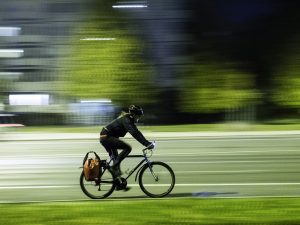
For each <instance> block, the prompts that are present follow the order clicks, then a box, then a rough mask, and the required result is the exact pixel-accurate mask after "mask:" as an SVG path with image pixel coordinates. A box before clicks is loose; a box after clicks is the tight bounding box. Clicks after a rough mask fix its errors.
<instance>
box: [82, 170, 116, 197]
mask: <svg viewBox="0 0 300 225" xmlns="http://www.w3.org/2000/svg"><path fill="white" fill-rule="evenodd" d="M113 180H114V178H113V175H112V173H111V171H110V170H108V169H106V170H105V171H104V173H103V174H102V176H101V179H100V182H99V184H96V182H95V181H86V180H85V177H84V172H83V171H82V173H81V175H80V188H81V190H82V191H83V193H84V194H85V195H86V196H88V197H89V198H92V199H103V198H107V197H108V196H110V195H111V194H112V193H113V191H114V190H115V187H116V185H115V182H114V181H113ZM101 188H102V189H101Z"/></svg>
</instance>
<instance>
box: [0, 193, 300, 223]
mask: <svg viewBox="0 0 300 225" xmlns="http://www.w3.org/2000/svg"><path fill="white" fill-rule="evenodd" d="M0 212H1V217H0V224H6V225H11V224H13V225H18V224H22V225H24V224H26V225H27V224H32V225H38V224H64V225H67V224H74V225H75V224H80V225H82V224H101V225H104V224H109V225H111V224H114V225H125V224H128V225H129V224H130V225H135V224H144V225H151V224H153V225H157V224H172V225H174V224H178V225H179V224H180V225H181V224H200V225H201V224H205V225H207V224H239V225H241V224H248V225H249V224H261V225H262V224H285V225H289V224H299V223H300V198H254V199H202V198H191V199H162V200H127V201H125V200H105V201H86V202H52V203H21V204H15V203H13V204H0Z"/></svg>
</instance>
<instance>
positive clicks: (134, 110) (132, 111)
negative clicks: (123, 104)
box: [129, 105, 144, 116]
mask: <svg viewBox="0 0 300 225" xmlns="http://www.w3.org/2000/svg"><path fill="white" fill-rule="evenodd" d="M129 113H130V114H132V115H136V116H143V115H144V112H143V109H142V108H141V107H139V106H136V105H131V106H129Z"/></svg>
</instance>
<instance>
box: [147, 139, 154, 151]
mask: <svg viewBox="0 0 300 225" xmlns="http://www.w3.org/2000/svg"><path fill="white" fill-rule="evenodd" d="M154 147H155V142H154V141H153V142H150V144H149V145H147V148H148V149H153V148H154Z"/></svg>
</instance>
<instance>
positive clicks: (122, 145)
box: [115, 139, 132, 165]
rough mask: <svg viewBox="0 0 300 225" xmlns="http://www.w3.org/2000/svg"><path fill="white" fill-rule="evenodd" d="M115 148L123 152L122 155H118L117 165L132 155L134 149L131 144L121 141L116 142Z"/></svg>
mask: <svg viewBox="0 0 300 225" xmlns="http://www.w3.org/2000/svg"><path fill="white" fill-rule="evenodd" d="M115 148H116V149H120V150H122V151H121V152H120V154H118V157H117V160H116V163H115V164H116V165H120V164H121V162H122V161H123V160H124V159H125V158H126V157H127V156H128V155H129V154H130V152H131V149H132V148H131V146H130V145H129V144H127V143H126V142H124V141H122V140H120V139H117V140H115Z"/></svg>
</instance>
